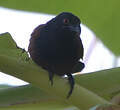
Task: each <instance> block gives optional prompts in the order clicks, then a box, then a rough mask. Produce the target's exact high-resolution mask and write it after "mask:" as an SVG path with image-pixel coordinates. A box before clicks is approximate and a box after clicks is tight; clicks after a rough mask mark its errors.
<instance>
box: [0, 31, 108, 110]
mask: <svg viewBox="0 0 120 110" xmlns="http://www.w3.org/2000/svg"><path fill="white" fill-rule="evenodd" d="M0 37H1V40H0V41H1V42H3V43H2V44H3V45H1V48H2V49H0V71H2V72H4V73H7V74H9V75H13V76H15V77H17V78H20V79H22V80H25V81H27V82H29V83H32V84H33V85H35V86H37V87H40V88H41V90H43V91H45V92H46V93H48V94H52V95H55V96H58V97H59V98H61V100H63V101H67V102H69V103H71V104H73V105H75V106H76V107H78V108H80V109H84V110H87V109H88V108H90V107H92V106H95V105H96V104H107V103H109V102H107V101H106V100H104V99H102V98H101V97H99V96H97V95H96V94H94V93H92V92H91V91H89V90H87V89H85V88H83V87H81V86H79V85H77V84H75V89H74V91H73V93H72V96H71V97H70V98H69V100H67V99H66V96H67V94H68V91H69V89H70V88H69V84H68V82H67V81H66V79H63V78H60V77H59V76H56V75H55V77H54V85H53V86H51V84H50V82H49V79H48V73H47V71H45V70H43V69H42V68H40V67H39V66H37V65H35V64H34V63H33V62H32V61H31V60H29V61H26V60H25V58H26V57H28V55H27V53H26V52H25V56H23V57H22V58H21V57H20V54H21V52H22V50H21V49H18V48H16V45H15V42H13V44H14V46H15V47H14V46H13V47H12V48H11V47H10V48H9V46H8V48H6V43H7V42H9V40H10V42H11V41H13V40H12V39H9V40H8V38H7V37H11V36H10V35H9V34H8V33H7V34H3V35H2V36H0ZM2 37H5V38H3V40H2ZM4 39H6V40H8V41H7V42H6V40H4ZM4 44H5V47H4ZM7 44H8V45H9V43H7ZM63 85H64V86H63ZM63 87H64V89H63ZM78 97H79V98H78Z"/></svg>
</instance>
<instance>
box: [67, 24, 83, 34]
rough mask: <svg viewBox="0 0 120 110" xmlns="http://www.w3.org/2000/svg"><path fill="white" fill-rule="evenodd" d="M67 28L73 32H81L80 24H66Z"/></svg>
mask: <svg viewBox="0 0 120 110" xmlns="http://www.w3.org/2000/svg"><path fill="white" fill-rule="evenodd" d="M68 28H69V29H70V30H71V31H74V32H76V33H78V34H80V32H81V28H80V25H77V26H74V25H72V26H68Z"/></svg>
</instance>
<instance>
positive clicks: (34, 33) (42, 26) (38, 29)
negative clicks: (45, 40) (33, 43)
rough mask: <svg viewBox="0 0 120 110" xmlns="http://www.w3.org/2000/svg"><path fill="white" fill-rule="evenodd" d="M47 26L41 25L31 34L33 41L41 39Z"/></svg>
mask: <svg viewBox="0 0 120 110" xmlns="http://www.w3.org/2000/svg"><path fill="white" fill-rule="evenodd" d="M45 25H46V24H41V25H39V26H37V27H36V28H35V29H34V30H33V32H32V34H31V39H36V38H37V37H39V36H40V33H41V30H42V29H43V28H44V27H45Z"/></svg>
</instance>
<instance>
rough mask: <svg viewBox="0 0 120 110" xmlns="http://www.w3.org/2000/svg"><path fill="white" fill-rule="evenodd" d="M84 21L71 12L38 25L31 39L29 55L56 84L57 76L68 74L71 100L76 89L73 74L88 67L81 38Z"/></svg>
mask: <svg viewBox="0 0 120 110" xmlns="http://www.w3.org/2000/svg"><path fill="white" fill-rule="evenodd" d="M80 24H81V21H80V19H79V18H78V17H77V16H75V15H74V14H72V13H71V12H62V13H60V14H58V15H57V16H56V17H54V18H52V19H51V20H49V21H48V22H47V23H45V24H41V25H39V26H37V27H36V28H35V29H34V30H33V32H32V34H31V38H30V43H29V46H28V52H29V54H30V57H31V58H32V60H33V61H34V62H35V63H36V64H37V65H38V66H40V67H42V68H43V69H45V70H47V71H48V73H49V80H50V82H51V85H53V77H54V75H55V74H56V75H59V76H64V75H67V77H68V81H69V84H70V90H69V92H68V95H67V98H69V97H70V96H71V94H72V92H73V89H74V84H75V81H74V78H73V75H72V74H73V73H76V72H80V71H81V70H82V69H83V68H84V67H85V64H84V63H83V62H82V61H81V60H83V55H84V48H83V44H82V40H81V38H80V33H81V27H80Z"/></svg>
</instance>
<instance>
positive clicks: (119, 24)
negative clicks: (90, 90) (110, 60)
mask: <svg viewBox="0 0 120 110" xmlns="http://www.w3.org/2000/svg"><path fill="white" fill-rule="evenodd" d="M0 6H4V7H8V8H14V9H19V10H26V11H34V12H42V13H49V14H58V13H60V12H63V11H69V12H72V13H74V14H76V15H77V16H79V17H80V18H81V21H82V23H83V24H85V25H87V26H88V27H89V28H90V29H92V30H93V31H94V32H95V34H96V35H97V36H98V37H100V39H101V40H102V41H103V42H104V44H105V45H106V46H107V47H108V48H109V49H110V50H112V51H113V52H114V53H115V54H116V55H120V49H119V47H118V45H119V41H120V37H119V36H120V31H119V29H120V21H119V19H120V13H119V10H120V1H119V0H99V1H97V0H76V1H72V0H66V1H65V0H59V1H58V0H52V1H50V0H19V1H18V0H1V1H0Z"/></svg>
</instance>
